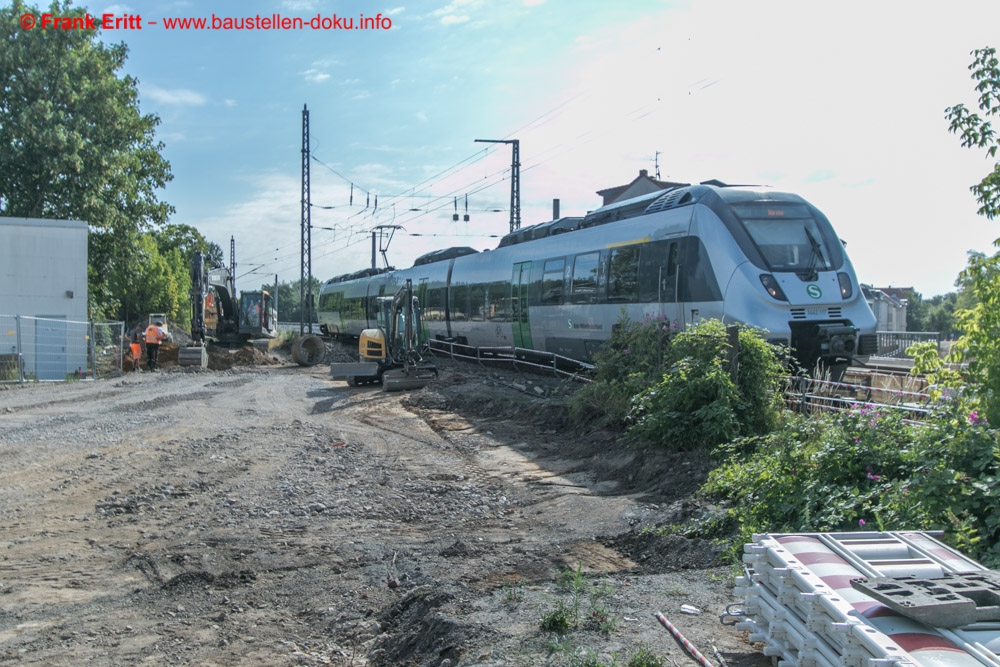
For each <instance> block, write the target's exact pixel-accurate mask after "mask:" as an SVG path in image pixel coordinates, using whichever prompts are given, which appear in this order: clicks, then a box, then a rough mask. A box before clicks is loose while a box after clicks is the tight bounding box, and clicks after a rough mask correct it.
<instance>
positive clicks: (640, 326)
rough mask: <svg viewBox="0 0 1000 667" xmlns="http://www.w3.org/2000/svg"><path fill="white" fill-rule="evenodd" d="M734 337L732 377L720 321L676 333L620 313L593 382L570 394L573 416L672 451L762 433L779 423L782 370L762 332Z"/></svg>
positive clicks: (664, 323) (660, 321) (662, 323)
mask: <svg viewBox="0 0 1000 667" xmlns="http://www.w3.org/2000/svg"><path fill="white" fill-rule="evenodd" d="M738 339H739V364H738V373H737V376H736V380H735V382H734V381H733V378H732V377H731V374H730V371H729V361H728V359H729V352H730V350H729V342H728V339H727V334H726V327H725V325H723V324H722V322H720V321H718V320H709V321H705V322H702V323H699V324H698V325H695V326H692V327H690V328H689V329H687V330H685V331H683V332H679V331H678V330H677V328H676V327H675V326H674V325H672V324H671V323H670V322H669V321H668V320H667V319H666V318H664V317H646V318H644V319H643V321H642V322H634V321H632V320H630V319H628V317H627V316H625V314H624V312H623V313H622V316H621V317H620V318H619V321H618V324H617V325H616V327H615V329H614V331H613V332H612V336H611V339H610V340H609V341H608V342H607V343H605V345H604V347H603V348H602V350H601V352H600V353H599V354H598V355H597V359H596V374H595V381H594V383H593V384H592V385H590V386H588V387H586V388H584V389H583V390H581V391H579V392H577V394H576V395H575V396H574V400H573V402H572V404H571V411H572V414H573V417H574V418H575V419H576V420H578V421H581V422H585V423H586V422H594V421H596V422H598V423H600V424H601V425H610V426H616V427H620V428H626V427H627V428H629V431H630V432H631V433H633V434H635V435H636V436H638V437H639V438H640V439H641V440H643V441H644V442H646V443H648V444H651V445H654V446H657V447H665V448H668V449H671V450H691V449H703V448H706V447H710V446H712V445H715V444H717V443H719V442H723V441H726V440H728V439H731V438H733V437H736V436H738V435H748V434H758V433H765V432H767V431H768V430H769V429H771V428H773V427H774V426H775V425H776V424H777V423H778V422H779V421H780V416H781V406H782V399H781V394H780V392H779V383H780V378H781V377H782V375H783V373H784V367H783V365H782V363H781V361H780V358H779V355H778V353H777V350H776V348H774V346H772V345H769V344H768V343H767V342H766V341H765V340H764V339H763V337H762V336H761V335H760V332H759V331H757V330H755V329H752V328H749V327H745V326H740V327H739V330H738Z"/></svg>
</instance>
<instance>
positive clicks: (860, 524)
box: [858, 519, 865, 527]
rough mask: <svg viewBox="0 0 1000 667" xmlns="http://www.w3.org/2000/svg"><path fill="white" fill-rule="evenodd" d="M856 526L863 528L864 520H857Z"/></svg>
mask: <svg viewBox="0 0 1000 667" xmlns="http://www.w3.org/2000/svg"><path fill="white" fill-rule="evenodd" d="M858 525H859V526H862V527H864V525H865V520H864V519H858Z"/></svg>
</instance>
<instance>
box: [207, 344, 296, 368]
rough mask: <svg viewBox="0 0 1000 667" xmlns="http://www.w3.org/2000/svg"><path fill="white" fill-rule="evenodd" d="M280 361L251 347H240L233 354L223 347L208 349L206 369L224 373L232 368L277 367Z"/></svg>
mask: <svg viewBox="0 0 1000 667" xmlns="http://www.w3.org/2000/svg"><path fill="white" fill-rule="evenodd" d="M280 364H281V361H280V360H278V359H276V358H274V357H272V356H270V355H268V354H267V353H266V352H264V351H263V350H259V349H257V348H255V347H253V346H251V345H247V346H246V347H241V348H240V349H238V350H236V351H235V352H233V351H231V350H227V349H226V348H223V347H211V346H210V347H209V348H208V369H209V370H211V371H225V370H229V369H230V368H232V367H233V366H277V365H280Z"/></svg>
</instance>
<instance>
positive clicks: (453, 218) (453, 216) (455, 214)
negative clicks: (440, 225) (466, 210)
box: [451, 197, 458, 222]
mask: <svg viewBox="0 0 1000 667" xmlns="http://www.w3.org/2000/svg"><path fill="white" fill-rule="evenodd" d="M451 220H452V222H458V197H455V212H454V213H452V215H451Z"/></svg>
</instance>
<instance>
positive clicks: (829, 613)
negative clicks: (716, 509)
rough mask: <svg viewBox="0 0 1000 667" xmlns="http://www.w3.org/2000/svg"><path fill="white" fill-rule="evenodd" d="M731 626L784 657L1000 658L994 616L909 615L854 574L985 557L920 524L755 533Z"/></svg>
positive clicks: (877, 663)
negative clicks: (962, 621)
mask: <svg viewBox="0 0 1000 667" xmlns="http://www.w3.org/2000/svg"><path fill="white" fill-rule="evenodd" d="M754 539H755V542H754V543H752V544H747V545H745V547H744V552H745V553H744V563H745V564H746V567H747V574H746V576H744V577H740V578H739V579H738V580H737V587H736V590H737V594H738V595H741V596H742V597H744V599H745V602H744V605H743V610H742V612H743V615H742V620H741V621H740V622H738V623H737V624H736V627H737V629H741V630H745V631H747V632H748V633H750V640H751V641H754V642H761V643H763V644H764V645H765V648H764V653H765V654H766V655H770V656H773V657H775V658H777V659H778V661H777V664H778V665H779V667H780V666H782V665H785V666H788V667H838V666H841V665H843V666H845V667H904V666H906V667H910V666H913V667H919V666H923V667H944V666H946V665H947V666H949V667H951V666H954V667H980V666H982V665H989V666H991V667H1000V657H998V655H997V653H996V652H995V651H1000V623H975V624H972V625H969V626H965V627H963V628H952V629H947V628H938V627H931V626H929V625H926V624H922V623H920V622H918V621H915V620H913V619H911V618H908V617H906V616H904V615H902V614H900V613H898V612H896V611H895V610H893V609H891V608H890V607H887V606H885V605H883V604H882V603H881V602H878V601H877V600H875V599H873V598H871V597H869V596H868V595H867V594H865V593H864V592H861V591H858V590H855V589H854V588H853V587H852V586H851V580H853V579H858V578H870V577H900V576H905V575H910V576H916V577H922V578H928V579H933V578H935V577H938V578H939V577H941V576H943V575H944V574H945V573H959V572H966V573H968V572H974V571H982V570H984V569H985V568H983V566H982V565H980V564H978V563H976V562H975V561H973V560H971V559H969V558H966V557H965V556H963V555H961V554H960V553H958V552H957V551H954V550H953V549H950V548H949V547H947V546H946V545H944V544H942V543H941V542H938V541H937V540H935V539H934V538H933V537H931V536H929V535H927V534H926V533H918V532H896V533H889V532H883V533H872V532H868V533H810V534H781V535H759V536H755V538H754Z"/></svg>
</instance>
